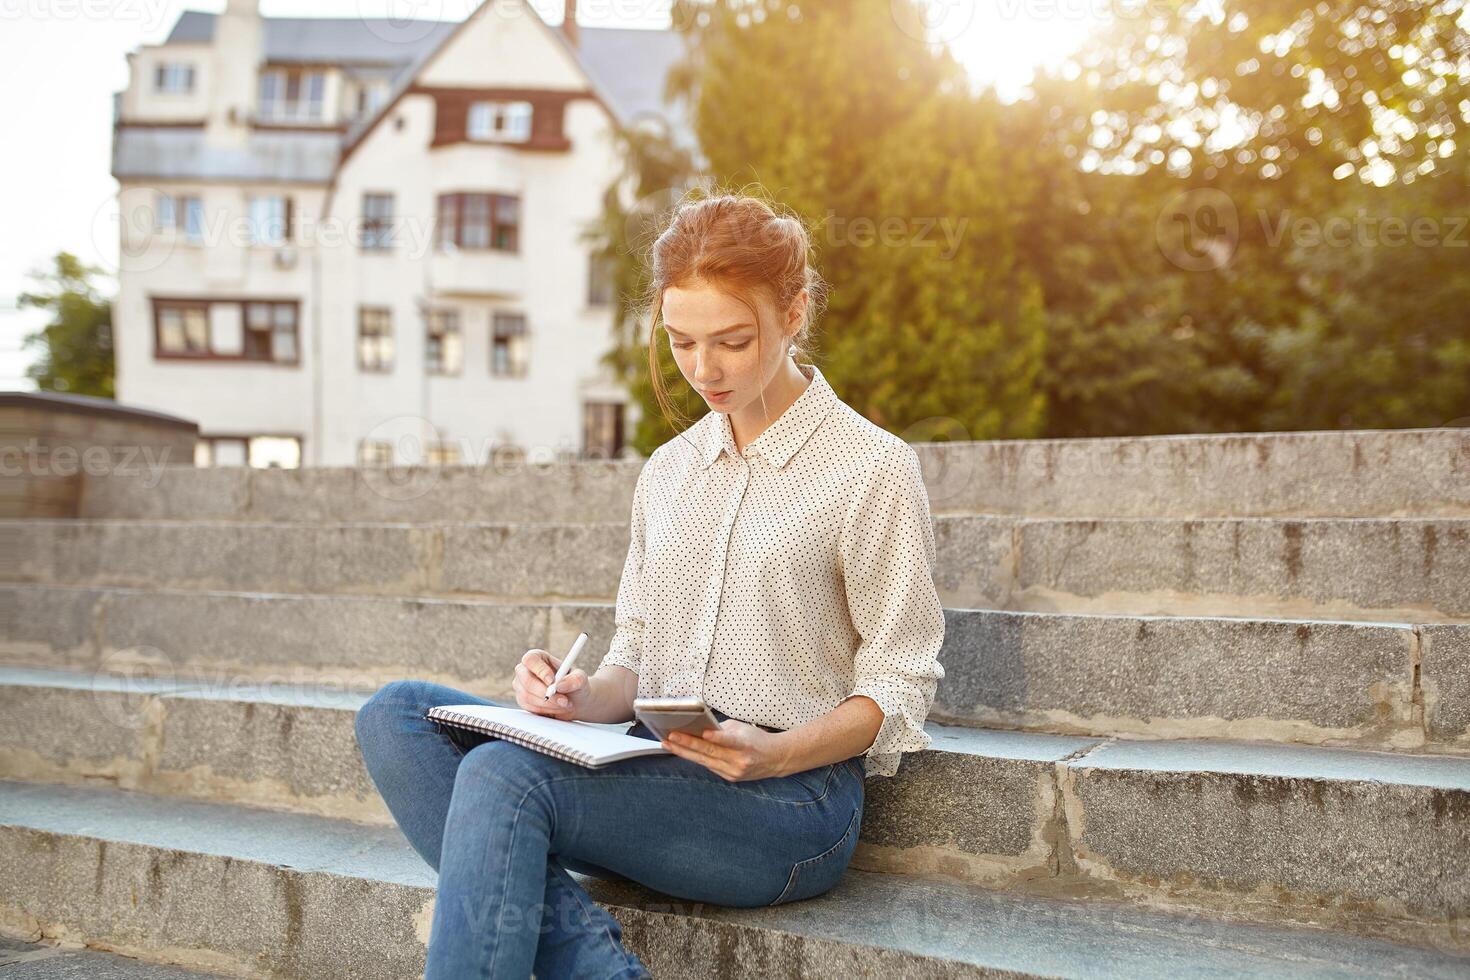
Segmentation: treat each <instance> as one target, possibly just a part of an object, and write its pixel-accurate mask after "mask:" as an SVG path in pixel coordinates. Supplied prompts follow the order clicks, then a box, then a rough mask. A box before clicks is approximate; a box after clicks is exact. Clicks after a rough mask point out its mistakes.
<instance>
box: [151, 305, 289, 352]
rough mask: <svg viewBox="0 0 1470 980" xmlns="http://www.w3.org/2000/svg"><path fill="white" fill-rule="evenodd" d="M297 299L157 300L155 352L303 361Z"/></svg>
mask: <svg viewBox="0 0 1470 980" xmlns="http://www.w3.org/2000/svg"><path fill="white" fill-rule="evenodd" d="M300 310H301V306H300V303H299V302H298V301H297V300H294V299H293V300H254V299H252V300H239V299H228V300H205V299H198V300H195V299H188V300H178V299H154V300H153V325H154V356H155V357H157V358H160V359H166V358H195V359H218V360H229V361H269V362H272V363H275V364H298V363H300V359H299V353H298V352H299V346H300V345H299V344H298V343H297V330H298V321H299V319H300Z"/></svg>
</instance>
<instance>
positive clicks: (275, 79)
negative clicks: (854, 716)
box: [260, 68, 327, 123]
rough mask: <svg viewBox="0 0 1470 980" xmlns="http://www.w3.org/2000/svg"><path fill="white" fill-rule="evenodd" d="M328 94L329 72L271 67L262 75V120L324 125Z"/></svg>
mask: <svg viewBox="0 0 1470 980" xmlns="http://www.w3.org/2000/svg"><path fill="white" fill-rule="evenodd" d="M326 91H327V75H326V72H323V71H318V70H315V69H310V68H268V69H266V70H265V71H263V72H261V73H260V118H261V119H262V120H263V121H265V122H308V123H314V122H321V121H322V119H323V116H324V108H325V105H326Z"/></svg>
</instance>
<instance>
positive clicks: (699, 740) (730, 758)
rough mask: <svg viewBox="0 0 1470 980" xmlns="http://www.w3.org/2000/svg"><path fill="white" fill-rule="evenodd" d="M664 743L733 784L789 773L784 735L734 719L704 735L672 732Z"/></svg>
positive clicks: (672, 750) (707, 731) (729, 719)
mask: <svg viewBox="0 0 1470 980" xmlns="http://www.w3.org/2000/svg"><path fill="white" fill-rule="evenodd" d="M660 744H661V745H663V747H664V748H666V749H668V750H669V751H670V752H672V753H674V754H675V755H677V756H679V757H680V758H683V759H689V760H690V761H692V762H697V763H699V764H700V765H702V766H704V767H706V768H708V769H712V770H713V771H715V772H716V773H719V774H720V775H721V776H723V777H724V778H725V779H728V780H730V781H731V782H740V781H742V780H746V779H765V778H767V777H769V776H783V775H785V774H786V773H785V771H784V764H785V758H784V753H783V751H782V747H781V739H780V736H779V735H778V734H777V733H776V732H768V731H766V730H765V729H764V728H761V727H760V726H759V725H752V724H750V723H749V722H745V721H737V720H736V719H734V718H727V719H725V720H724V721H722V722H720V727H719V728H706V729H705V730H704V732H703V734H702V735H690V734H689V733H688V732H670V733H669V737H668V738H666V739H663V740H662V741H661V742H660Z"/></svg>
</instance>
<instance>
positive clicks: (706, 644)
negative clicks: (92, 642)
mask: <svg viewBox="0 0 1470 980" xmlns="http://www.w3.org/2000/svg"><path fill="white" fill-rule="evenodd" d="M809 247H810V246H809V239H808V235H807V232H806V229H805V228H804V227H803V226H802V224H801V222H800V221H799V220H797V219H795V218H793V217H789V216H783V215H779V214H777V213H776V211H774V210H773V209H772V208H771V207H770V206H769V205H767V204H766V203H765V202H763V201H761V200H759V199H756V198H752V197H748V196H737V195H722V196H718V197H710V198H706V199H702V200H698V201H691V202H686V203H684V204H683V205H681V206H680V207H679V208H677V209H676V211H675V212H674V215H673V218H672V221H671V223H670V225H669V227H668V228H667V229H666V230H664V232H663V233H662V234H661V235H660V236H659V238H658V239H657V241H656V242H655V243H654V246H653V254H652V256H651V271H652V275H651V291H650V295H649V303H650V312H651V314H652V318H651V322H652V323H654V324H655V327H656V325H657V323H658V322H659V317H660V316H661V317H662V322H663V325H664V328H665V331H666V333H667V336H668V337H669V342H670V346H671V348H672V350H673V357H674V359H675V361H677V363H678V366H679V370H680V371H681V372H682V373H683V375H684V377H685V378H686V379H687V380H688V381H689V383H690V384H691V385H693V387H694V388H695V389H696V390H697V391H698V392H699V393H700V394H701V395H702V396H703V397H704V398H705V399H706V401H707V402H708V404H709V405H710V407H711V409H712V411H710V412H709V413H708V414H707V415H705V416H704V417H703V418H701V419H700V420H699V421H698V422H696V423H695V424H694V425H692V426H690V427H689V428H688V429H686V430H685V431H684V432H682V433H681V434H680V435H679V436H678V437H676V438H674V439H671V440H670V441H669V442H667V443H665V444H664V445H662V446H660V447H659V448H658V449H657V450H655V451H654V453H653V455H652V456H650V457H649V459H648V460H647V461H646V462H645V464H644V466H643V469H642V471H641V472H640V474H639V476H638V481H637V484H636V487H635V490H634V494H633V508H632V541H631V543H630V545H629V548H628V555H627V559H626V561H625V563H624V566H623V577H622V581H621V583H620V584H619V587H618V595H617V606H616V612H615V622H616V630H615V634H614V636H613V639H612V642H611V646H610V649H609V650H608V652H607V654H606V655H605V656H604V657H603V659H602V663H601V665H600V666H599V668H598V669H597V671H596V673H594V674H593V675H592V676H590V677H589V676H588V675H587V674H586V672H585V671H582V670H580V669H578V670H573V671H571V672H570V673H569V674H568V676H567V677H566V678H564V679H563V680H562V681H561V682H560V683H558V684H557V692H558V693H557V694H556V695H555V696H553V697H552V698H551V699H550V701H547V700H544V699H543V695H544V693H545V691H546V688H547V686H548V684H549V682H550V681H551V679H552V676H553V674H554V672H555V670H556V668H557V667H558V666H559V665H560V661H559V660H557V659H556V658H555V657H552V656H550V655H549V654H548V653H546V651H543V650H530V651H528V652H527V653H526V655H525V656H524V658H523V659H522V661H521V662H520V663H519V664H517V666H516V668H515V678H514V681H513V682H512V689H513V691H514V692H515V704H516V705H517V706H519V707H521V708H524V709H526V710H528V711H533V712H536V713H538V714H545V715H550V716H552V717H556V718H563V719H569V720H570V719H580V720H584V721H592V722H605V723H613V722H626V721H631V720H633V709H632V702H633V698H634V696H635V695H637V696H643V697H671V696H676V695H701V696H702V697H703V698H704V700H705V702H706V703H707V704H708V705H709V706H710V707H711V709H712V710H713V711H714V714H715V717H716V719H718V720H719V721H720V727H719V728H718V729H709V730H707V731H706V732H705V733H704V734H703V735H702V736H699V737H688V738H685V737H676V738H674V739H673V740H672V741H664V742H663V743H662V744H663V745H664V746H665V747H666V748H667V749H668V750H669V753H670V754H668V755H658V756H645V757H641V758H637V759H627V760H624V761H622V762H618V763H614V764H612V765H610V766H607V767H605V768H602V769H589V768H585V767H583V766H579V765H577V764H575V763H571V762H565V761H562V760H559V759H556V758H553V757H551V756H547V755H543V754H541V753H539V752H536V751H534V750H532V749H529V748H525V747H523V746H520V745H517V744H515V743H513V742H509V741H506V740H503V739H493V738H487V737H483V736H478V735H476V734H475V733H470V732H465V731H461V730H459V729H454V728H449V727H446V726H440V725H438V724H436V723H434V722H430V721H426V720H425V718H424V713H425V712H426V711H428V710H429V709H430V708H432V707H434V706H435V705H440V704H455V703H482V704H497V703H502V702H496V701H490V700H487V699H484V698H477V697H474V696H472V695H469V694H466V693H464V692H462V691H456V690H453V689H451V688H447V687H442V686H439V685H435V684H429V683H424V682H418V681H398V682H394V683H392V684H389V685H387V686H386V687H384V688H383V689H382V690H381V691H379V692H378V693H377V694H375V695H374V696H373V697H372V699H371V700H369V701H368V703H367V704H365V705H364V706H363V707H362V709H361V710H360V711H359V712H358V715H357V738H358V743H359V745H360V746H361V750H362V754H363V758H364V759H365V760H366V763H367V768H368V771H369V772H370V773H371V774H372V778H373V781H374V783H375V784H376V785H377V788H378V790H379V792H381V793H382V795H383V798H384V800H385V801H386V802H387V804H388V808H389V810H390V811H391V812H392V814H393V816H394V818H395V819H396V820H397V822H398V825H399V826H400V827H401V828H402V829H403V832H404V834H405V835H406V836H407V837H408V839H409V841H410V843H412V845H413V846H414V848H415V849H416V850H417V851H418V852H419V853H420V854H421V855H423V857H424V859H425V860H426V861H428V862H429V864H430V865H432V866H433V867H434V868H435V869H436V870H437V871H438V872H439V885H438V894H437V899H436V903H435V908H434V915H433V921H432V924H431V927H430V934H429V951H428V965H427V970H426V977H427V978H428V980H435V978H448V977H454V978H464V977H496V978H502V977H525V976H528V975H529V974H530V973H531V972H532V971H533V970H534V972H535V974H536V976H537V977H540V978H561V977H644V976H648V972H647V970H646V968H645V967H644V966H643V964H642V963H641V962H640V961H639V959H638V957H636V956H634V955H633V954H632V953H630V952H629V951H628V950H627V949H626V948H624V946H623V944H622V931H621V929H620V927H619V924H618V922H617V920H616V919H614V918H613V917H612V916H611V915H610V914H609V913H608V912H606V911H605V910H604V909H602V908H601V907H600V906H599V905H597V903H596V902H594V901H593V900H592V899H591V897H590V896H589V895H588V894H587V892H586V890H585V889H583V888H582V886H581V885H580V884H578V883H577V882H576V881H575V880H574V879H573V878H572V877H571V876H570V875H569V874H568V873H567V871H568V869H570V870H572V871H576V872H579V873H582V874H587V875H592V876H595V877H601V878H626V879H632V880H633V881H637V882H639V883H641V884H643V885H646V886H648V887H650V888H653V889H655V890H657V891H659V892H662V893H664V894H667V895H671V896H675V897H678V898H682V899H686V900H689V901H691V902H709V903H715V904H720V905H730V906H747V907H748V906H762V905H777V904H781V903H784V902H791V901H797V900H800V899H805V898H810V897H812V896H814V895H818V894H820V893H822V892H825V891H827V890H829V889H830V888H832V887H833V886H834V885H836V884H837V882H838V879H840V878H841V877H842V875H843V873H844V872H845V870H846V868H847V865H848V862H849V860H850V859H851V857H852V853H853V850H854V848H855V847H856V845H857V841H858V833H859V828H860V826H861V821H862V809H863V797H864V787H863V781H864V778H865V777H866V776H873V775H892V774H893V773H894V772H896V771H897V769H898V762H899V758H900V755H901V753H903V752H912V751H917V750H920V749H923V748H926V747H927V746H928V744H929V737H928V736H927V735H926V734H925V733H924V730H923V723H924V719H925V717H926V715H927V714H928V711H929V707H930V705H931V704H932V702H933V698H934V693H935V690H936V687H937V684H938V681H939V680H940V679H941V678H942V677H943V676H944V669H943V667H942V666H941V665H940V664H939V661H938V654H939V649H940V647H941V645H942V644H943V642H944V613H943V610H942V608H941V606H940V602H939V596H938V594H937V592H936V590H935V587H934V580H933V565H934V537H933V527H932V525H931V523H930V515H929V499H928V495H927V493H926V491H925V488H924V483H923V479H922V474H921V472H920V468H919V461H918V457H917V456H916V455H915V453H914V451H913V449H912V448H910V447H909V445H908V444H907V443H905V442H904V441H903V440H902V439H900V438H898V437H897V436H894V435H892V434H890V433H888V432H886V431H884V430H883V429H880V428H879V427H877V426H876V425H874V424H873V423H871V422H869V421H868V420H867V419H865V418H864V417H863V416H862V415H860V414H858V413H857V412H856V411H855V410H853V409H852V408H851V407H849V406H848V405H847V404H845V403H844V402H843V401H841V400H840V399H839V398H838V397H837V395H836V393H835V392H834V391H833V390H832V388H831V387H830V386H829V385H828V384H827V380H826V378H825V377H824V376H823V375H822V372H821V371H820V370H818V369H817V368H816V367H815V366H813V365H810V364H807V365H800V364H798V363H797V361H796V360H795V356H796V355H798V354H801V353H804V352H805V351H806V349H807V348H806V344H807V342H808V338H809V334H810V329H811V321H812V317H813V313H814V310H815V308H816V307H818V306H820V305H821V301H822V298H823V296H824V288H823V284H822V281H821V279H820V277H819V276H818V275H817V273H816V272H815V271H814V270H813V269H812V268H811V266H810V265H809V264H808V261H807V256H808V252H809ZM653 332H654V331H651V332H650V338H649V360H650V363H651V365H652V366H653V377H654V379H655V387H656V391H657V394H658V398H659V401H660V404H662V405H663V406H664V408H665V410H666V411H667V409H668V407H669V402H668V398H667V394H666V393H665V392H664V391H663V390H662V389H661V388H659V387H658V379H659V377H660V375H659V371H658V367H657V360H656V350H655V346H654V344H655V341H654V339H653V336H652V334H653ZM629 734H631V735H637V736H640V737H644V738H650V739H652V738H656V736H654V735H653V734H652V733H651V732H649V731H648V730H647V728H646V727H645V726H644V725H643V724H642V723H641V722H640V723H638V724H635V725H634V726H633V727H632V728H631V729H630V730H629ZM676 908H677V906H676Z"/></svg>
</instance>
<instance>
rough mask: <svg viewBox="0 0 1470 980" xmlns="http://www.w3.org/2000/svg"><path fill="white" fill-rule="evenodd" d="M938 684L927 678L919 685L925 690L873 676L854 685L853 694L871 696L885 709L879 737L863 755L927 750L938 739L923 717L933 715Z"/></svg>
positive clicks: (871, 755)
mask: <svg viewBox="0 0 1470 980" xmlns="http://www.w3.org/2000/svg"><path fill="white" fill-rule="evenodd" d="M938 686H939V685H938V681H937V680H928V681H923V682H920V684H919V687H920V688H922V689H923V690H922V691H921V690H919V689H917V688H915V686H914V685H912V684H908V683H898V682H894V683H890V682H886V681H884V680H882V679H869V680H864V681H862V682H861V683H859V684H858V685H857V686H856V687H854V688H853V691H852V693H853V695H857V694H861V695H864V696H865V697H870V698H872V699H873V700H874V701H875V702H876V703H877V705H878V707H879V708H882V709H883V724H882V726H880V727H879V729H878V736H877V738H875V739H873V744H872V746H871V747H869V749H868V750H867V752H865V753H863V754H864V755H866V756H870V757H873V756H880V755H891V754H894V753H899V752H921V751H923V750H924V749H927V748H928V747H929V746H930V745H931V744H932V743H933V741H934V740H933V739H932V738H930V737H929V733H928V732H926V731H924V722H923V719H924V718H925V717H927V716H928V714H929V704H930V703H931V702H932V701H933V699H934V692H935V691H936V690H937V689H938ZM850 696H851V695H850Z"/></svg>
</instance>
